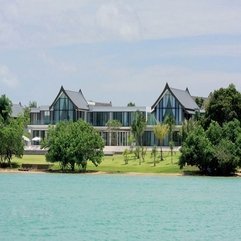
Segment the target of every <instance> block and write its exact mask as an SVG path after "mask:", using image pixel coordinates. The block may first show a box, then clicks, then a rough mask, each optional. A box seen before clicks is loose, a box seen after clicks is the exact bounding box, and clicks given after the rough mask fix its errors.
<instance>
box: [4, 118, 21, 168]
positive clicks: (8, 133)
mask: <svg viewBox="0 0 241 241" xmlns="http://www.w3.org/2000/svg"><path fill="white" fill-rule="evenodd" d="M23 126H24V122H23V119H22V118H18V119H10V120H9V121H8V123H4V122H2V121H0V162H1V165H3V163H7V165H8V166H10V165H11V160H12V158H13V156H17V157H20V158H21V157H22V155H23V151H24V147H23V146H24V145H23V140H22V136H23V129H24V128H23Z"/></svg>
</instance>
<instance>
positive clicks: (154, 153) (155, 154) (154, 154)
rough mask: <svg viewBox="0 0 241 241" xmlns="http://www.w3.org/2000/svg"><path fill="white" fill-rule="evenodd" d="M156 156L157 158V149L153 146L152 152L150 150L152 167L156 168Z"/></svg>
mask: <svg viewBox="0 0 241 241" xmlns="http://www.w3.org/2000/svg"><path fill="white" fill-rule="evenodd" d="M156 156H157V148H156V146H153V147H152V150H151V157H153V165H154V167H155V166H156Z"/></svg>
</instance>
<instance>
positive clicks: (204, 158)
mask: <svg viewBox="0 0 241 241" xmlns="http://www.w3.org/2000/svg"><path fill="white" fill-rule="evenodd" d="M180 151H181V156H180V159H179V166H180V168H183V167H184V166H185V165H191V166H197V167H198V168H199V169H200V170H201V171H202V172H203V173H205V174H210V173H211V168H212V159H213V148H212V144H211V142H210V141H209V139H208V138H207V137H206V134H205V131H204V129H203V128H202V127H201V126H197V127H196V128H195V129H193V130H191V131H190V132H189V134H188V136H187V138H186V140H185V141H184V143H183V145H182V147H181V149H180Z"/></svg>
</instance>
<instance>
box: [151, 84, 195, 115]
mask: <svg viewBox="0 0 241 241" xmlns="http://www.w3.org/2000/svg"><path fill="white" fill-rule="evenodd" d="M166 90H169V91H170V92H171V93H172V94H173V96H175V97H176V98H177V100H178V101H179V103H180V104H181V105H182V106H183V107H184V108H185V109H189V110H196V109H199V107H198V105H197V104H196V102H195V101H194V100H193V98H192V96H191V95H190V93H189V90H188V89H187V88H186V90H180V89H175V88H170V87H169V85H168V83H166V86H165V88H164V90H163V91H162V93H161V95H160V96H159V97H158V99H157V100H156V102H155V103H154V104H153V106H152V109H154V108H155V107H156V105H157V104H158V103H159V101H160V100H161V98H162V97H163V95H164V94H165V92H166Z"/></svg>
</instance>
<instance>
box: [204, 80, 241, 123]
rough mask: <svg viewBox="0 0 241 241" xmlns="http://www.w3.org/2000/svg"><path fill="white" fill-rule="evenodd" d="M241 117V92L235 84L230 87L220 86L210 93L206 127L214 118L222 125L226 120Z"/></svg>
mask: <svg viewBox="0 0 241 241" xmlns="http://www.w3.org/2000/svg"><path fill="white" fill-rule="evenodd" d="M235 118H236V119H241V93H240V92H239V91H237V90H236V88H235V86H234V85H233V84H230V85H229V87H228V88H220V89H219V90H215V91H214V93H213V94H211V95H210V97H209V101H208V103H207V107H206V112H205V122H204V123H205V127H206V128H208V126H209V124H210V123H211V121H212V120H214V121H217V122H218V123H219V124H220V125H221V126H222V124H223V123H224V122H229V121H232V120H234V119H235Z"/></svg>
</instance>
